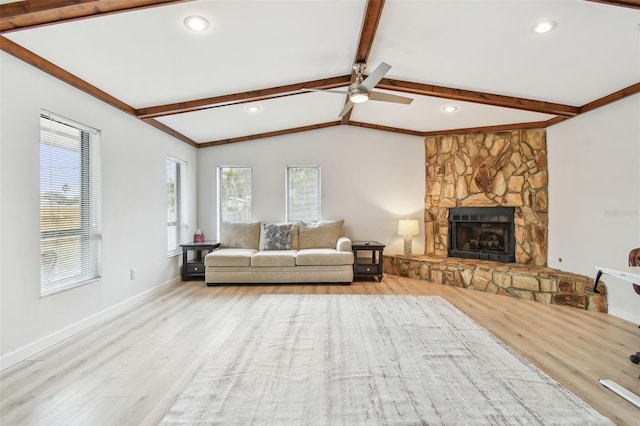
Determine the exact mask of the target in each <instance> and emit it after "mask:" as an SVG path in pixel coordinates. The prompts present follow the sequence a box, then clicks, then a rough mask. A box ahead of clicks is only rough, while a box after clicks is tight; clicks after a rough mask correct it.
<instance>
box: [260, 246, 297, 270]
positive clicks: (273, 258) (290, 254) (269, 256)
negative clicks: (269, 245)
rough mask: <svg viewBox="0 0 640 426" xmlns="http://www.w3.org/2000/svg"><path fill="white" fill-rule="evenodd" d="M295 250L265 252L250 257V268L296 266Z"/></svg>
mask: <svg viewBox="0 0 640 426" xmlns="http://www.w3.org/2000/svg"><path fill="white" fill-rule="evenodd" d="M296 253H297V250H265V251H259V252H257V253H256V254H254V255H253V256H251V266H256V267H261V266H296Z"/></svg>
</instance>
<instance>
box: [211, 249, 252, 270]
mask: <svg viewBox="0 0 640 426" xmlns="http://www.w3.org/2000/svg"><path fill="white" fill-rule="evenodd" d="M255 253H257V250H254V249H246V248H221V249H218V250H214V251H212V252H211V253H209V254H208V255H207V257H205V258H204V264H205V266H250V265H251V256H253V255H254V254H255Z"/></svg>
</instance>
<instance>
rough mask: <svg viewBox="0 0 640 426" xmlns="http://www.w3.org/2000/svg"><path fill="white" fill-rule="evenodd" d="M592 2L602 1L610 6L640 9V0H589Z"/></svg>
mask: <svg viewBox="0 0 640 426" xmlns="http://www.w3.org/2000/svg"><path fill="white" fill-rule="evenodd" d="M587 1H590V2H592V3H602V4H607V5H609V6H621V7H629V8H631V9H640V0H587Z"/></svg>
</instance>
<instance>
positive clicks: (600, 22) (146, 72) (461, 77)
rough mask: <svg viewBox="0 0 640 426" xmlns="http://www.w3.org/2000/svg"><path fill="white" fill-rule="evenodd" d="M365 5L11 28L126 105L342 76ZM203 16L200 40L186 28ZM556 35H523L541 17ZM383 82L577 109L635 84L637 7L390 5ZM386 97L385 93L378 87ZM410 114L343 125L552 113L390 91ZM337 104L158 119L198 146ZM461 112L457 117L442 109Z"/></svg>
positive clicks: (427, 126)
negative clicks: (205, 23) (404, 100)
mask: <svg viewBox="0 0 640 426" xmlns="http://www.w3.org/2000/svg"><path fill="white" fill-rule="evenodd" d="M366 4H367V3H366V1H365V0H343V1H329V0H322V1H303V0H297V1H272V0H264V1H213V0H209V1H207V0H200V1H192V2H186V3H179V4H171V5H165V6H158V7H153V8H147V9H143V10H137V11H130V12H126V13H116V14H109V15H101V16H96V17H92V18H89V19H83V20H76V21H70V22H65V23H58V24H54V25H48V26H41V27H34V28H29V29H24V30H19V31H13V32H6V33H4V34H3V36H4V37H6V38H8V39H10V40H12V41H14V42H15V43H18V44H19V45H21V46H23V47H24V48H26V49H28V50H30V51H32V52H34V53H36V54H38V55H40V56H42V57H44V58H45V59H47V60H49V61H51V62H52V63H54V64H56V65H58V66H59V67H62V68H64V69H66V70H67V71H69V72H70V73H72V74H74V75H76V76H77V77H79V78H81V79H83V80H85V81H86V82H88V83H90V84H92V85H94V86H96V87H97V88H99V89H101V90H103V91H105V92H107V93H108V94H110V95H112V96H114V97H115V98H117V99H119V100H120V101H122V102H124V103H126V104H128V105H130V106H131V107H133V108H136V109H140V108H148V107H153V106H158V105H164V104H171V103H177V102H184V101H190V100H196V99H203V98H208V97H216V96H222V95H227V94H236V93H241V92H248V91H255V90H260V89H266V88H273V87H277V86H283V85H289V84H294V83H301V82H307V81H313V80H319V79H325V78H332V77H339V76H346V75H349V74H350V73H351V66H352V64H353V62H354V59H355V56H356V50H357V48H358V43H359V38H360V33H361V31H362V24H363V16H364V14H365V8H366ZM193 14H199V15H203V16H205V17H207V18H208V19H209V21H210V22H211V26H210V28H209V29H208V30H207V31H205V32H203V33H194V32H191V31H189V30H187V29H186V28H185V27H184V25H183V24H182V22H183V20H184V18H185V17H186V16H189V15H193ZM543 18H545V19H552V20H554V21H556V22H557V24H558V26H557V28H556V30H555V31H553V32H551V33H548V34H544V35H538V34H535V33H534V32H533V31H532V26H533V24H534V23H535V22H536V21H538V20H540V19H543ZM383 61H384V62H386V63H388V64H390V65H391V66H392V68H391V70H390V71H389V73H388V74H387V75H386V77H388V78H390V79H395V80H402V81H407V82H415V83H423V84H433V85H437V86H445V87H450V88H457V89H465V90H472V91H477V92H486V93H489V94H496V95H505V96H512V97H518V98H524V99H530V100H538V101H544V102H553V103H558V104H564V105H570V106H575V107H579V106H582V105H585V104H587V103H589V102H592V101H594V100H596V99H599V98H602V97H604V96H606V95H608V94H611V93H613V92H616V91H618V90H621V89H623V88H626V87H628V86H631V85H634V84H636V83H638V82H640V10H638V9H633V8H627V7H619V6H614V5H610V4H600V3H593V2H587V1H581V0H562V1H518V0H511V1H506V0H505V1H451V0H448V1H426V0H425V1H396V0H387V1H386V2H385V4H384V8H383V10H382V15H381V18H380V22H379V25H378V28H377V31H376V33H375V38H374V40H373V43H372V45H371V50H370V53H369V58H368V71H371V70H373V69H375V67H377V66H378V65H379V64H380V63H381V62H383ZM380 91H384V90H380ZM391 93H394V94H398V95H402V96H409V97H412V98H414V102H413V103H412V104H411V105H399V104H390V103H385V102H374V101H369V102H367V103H364V104H360V105H356V106H355V107H354V109H353V112H352V115H351V120H352V121H355V122H361V123H368V124H371V125H375V126H386V127H391V128H395V129H404V130H407V131H415V132H431V131H443V130H450V129H465V128H477V127H483V126H499V125H508V124H513V123H526V122H540V121H546V120H549V119H551V118H553V117H554V115H553V114H546V113H540V112H532V111H527V110H522V109H512V108H504V107H496V106H490V105H484V104H481V103H471V102H461V101H453V100H447V99H443V98H437V97H431V96H423V95H415V94H407V93H403V92H399V91H398V92H391ZM344 102H345V97H344V96H342V95H338V94H332V93H318V92H299V93H297V94H294V95H291V96H284V97H278V98H274V99H268V100H260V101H258V102H255V103H256V104H258V105H259V106H260V107H261V110H260V111H259V112H257V113H249V112H247V111H246V107H247V106H248V105H250V104H247V103H240V104H231V105H228V106H218V107H215V108H209V109H203V110H199V111H193V112H186V113H181V114H173V115H166V116H161V117H156V120H157V121H159V122H161V123H162V124H164V125H166V126H169V127H170V128H172V129H174V130H176V131H178V132H180V133H182V134H183V135H185V136H186V137H188V138H190V139H192V140H193V141H195V142H197V143H206V142H215V141H223V140H227V139H232V138H240V137H245V136H251V135H257V134H264V133H267V132H274V131H279V130H285V129H293V128H297V127H301V126H313V125H319V124H322V123H328V122H336V121H338V120H339V118H338V113H339V112H340V110H341V109H342V107H343V105H344ZM452 104H453V105H456V106H457V107H458V111H457V112H455V113H444V112H443V111H442V109H441V108H442V106H444V105H452Z"/></svg>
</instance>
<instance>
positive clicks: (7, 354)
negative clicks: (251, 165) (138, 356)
mask: <svg viewBox="0 0 640 426" xmlns="http://www.w3.org/2000/svg"><path fill="white" fill-rule="evenodd" d="M1 55H2V56H0V60H1V68H2V75H1V84H0V89H1V94H0V97H1V101H0V145H1V150H2V155H1V157H0V161H1V169H0V185H1V186H0V188H1V199H2V201H1V204H0V235H1V244H0V254H1V257H0V303H1V310H2V312H1V317H0V323H1V329H0V336H1V337H0V346H1V347H0V354H1V356H2V358H1V359H0V361H1V363H2V368H6V367H8V366H9V365H11V364H13V363H15V362H17V361H19V360H21V359H23V358H25V357H29V356H31V355H33V354H34V353H36V352H37V351H39V350H41V349H43V348H45V347H46V346H48V345H50V344H53V343H56V342H58V341H60V340H62V339H64V338H66V337H68V336H69V335H71V334H73V333H75V332H77V331H79V330H81V329H83V328H85V327H87V326H88V325H91V324H92V323H95V322H97V321H100V320H103V319H105V318H108V317H110V316H111V315H113V314H116V313H118V312H119V311H120V310H121V309H123V308H124V307H126V306H130V305H131V304H132V303H134V302H136V301H138V300H140V299H141V298H143V297H145V296H148V295H149V294H150V293H152V292H153V291H154V289H157V288H158V287H161V286H162V285H166V284H169V283H171V282H175V281H178V278H179V268H178V257H172V258H168V257H167V252H166V238H167V237H166V157H167V155H172V156H174V157H177V158H180V159H183V160H184V161H186V162H187V163H188V169H189V176H188V186H189V188H190V190H189V194H188V197H189V201H188V205H189V206H190V211H189V212H188V217H189V219H190V223H191V224H192V225H193V224H194V223H195V218H196V213H197V212H196V208H195V205H196V204H195V203H196V190H197V180H196V177H197V169H196V167H197V164H196V152H197V150H196V149H195V148H193V147H190V146H189V145H187V144H185V143H183V142H179V141H177V140H175V139H174V138H172V137H170V136H168V135H166V134H164V133H162V132H160V131H158V130H156V129H154V128H153V127H151V126H149V125H147V124H145V123H143V122H141V121H139V120H137V119H135V118H133V117H130V116H128V115H127V114H125V113H123V112H120V111H118V110H116V109H114V108H112V107H110V106H108V105H106V104H104V103H102V102H100V101H98V100H96V99H95V98H93V97H90V96H88V95H86V94H84V93H82V92H80V91H78V90H76V89H74V88H72V87H71V86H68V85H66V84H64V83H62V82H60V81H59V80H56V79H54V78H53V77H50V76H49V75H47V74H45V73H42V72H41V71H39V70H38V69H36V68H34V67H31V66H29V65H27V64H25V63H23V62H21V61H19V60H18V59H16V58H14V57H12V56H10V55H8V54H6V53H4V52H1ZM41 108H43V109H46V110H49V111H51V112H54V113H56V114H59V115H61V116H64V117H67V118H70V119H72V120H74V121H78V122H80V123H83V124H86V125H89V126H92V127H95V128H97V129H100V130H101V131H102V154H103V161H102V179H103V199H102V205H103V277H102V279H101V280H99V281H98V282H95V283H92V284H88V285H85V286H82V287H78V288H75V289H72V290H69V291H65V292H62V293H58V294H55V295H52V296H48V297H44V298H41V297H40V292H39V291H40V290H39V288H40V219H39V202H40V200H39V139H40V135H39V113H40V109H41ZM193 229H194V228H193V226H192V228H191V229H190V230H189V233H191V234H193ZM130 268H136V270H137V279H136V280H130V275H129V272H130Z"/></svg>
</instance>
